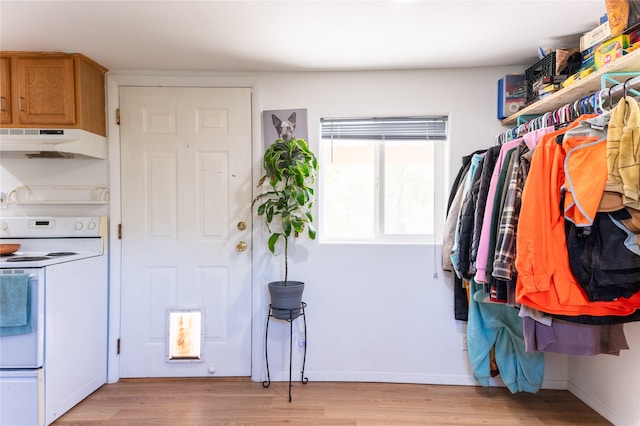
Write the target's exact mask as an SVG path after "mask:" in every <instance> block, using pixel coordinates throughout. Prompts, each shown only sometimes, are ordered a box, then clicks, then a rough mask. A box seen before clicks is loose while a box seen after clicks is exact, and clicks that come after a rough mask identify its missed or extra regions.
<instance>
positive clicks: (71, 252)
mask: <svg viewBox="0 0 640 426" xmlns="http://www.w3.org/2000/svg"><path fill="white" fill-rule="evenodd" d="M74 254H78V253H76V252H73V251H55V252H53V253H47V256H72V255H74Z"/></svg>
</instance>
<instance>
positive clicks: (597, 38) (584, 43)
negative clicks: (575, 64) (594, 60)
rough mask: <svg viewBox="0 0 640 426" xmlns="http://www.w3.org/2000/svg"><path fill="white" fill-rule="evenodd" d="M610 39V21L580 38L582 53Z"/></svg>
mask: <svg viewBox="0 0 640 426" xmlns="http://www.w3.org/2000/svg"><path fill="white" fill-rule="evenodd" d="M609 37H611V26H610V25H609V21H607V22H605V23H604V24H601V25H598V26H597V27H595V28H594V29H593V30H591V31H589V32H588V33H585V34H584V35H583V36H582V37H580V51H581V52H584V51H585V50H587V49H588V48H590V47H592V46H595V45H596V44H598V43H600V42H603V41H605V40H606V39H608V38H609Z"/></svg>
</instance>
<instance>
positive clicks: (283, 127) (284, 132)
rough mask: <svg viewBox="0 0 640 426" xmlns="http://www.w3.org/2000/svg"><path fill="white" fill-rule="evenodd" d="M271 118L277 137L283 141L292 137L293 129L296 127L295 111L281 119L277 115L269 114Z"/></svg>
mask: <svg viewBox="0 0 640 426" xmlns="http://www.w3.org/2000/svg"><path fill="white" fill-rule="evenodd" d="M271 120H272V121H273V127H275V129H276V133H277V134H278V139H282V140H285V141H288V140H291V138H293V131H294V130H295V129H296V113H295V112H293V113H291V115H290V116H289V118H288V119H286V120H285V121H282V120H281V119H280V118H278V116H277V115H275V114H271Z"/></svg>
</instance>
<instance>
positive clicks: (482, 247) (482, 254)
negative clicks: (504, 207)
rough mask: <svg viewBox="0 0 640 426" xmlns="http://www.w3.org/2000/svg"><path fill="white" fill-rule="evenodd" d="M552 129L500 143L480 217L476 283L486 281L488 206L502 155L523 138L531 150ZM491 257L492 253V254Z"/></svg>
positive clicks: (490, 210)
mask: <svg viewBox="0 0 640 426" xmlns="http://www.w3.org/2000/svg"><path fill="white" fill-rule="evenodd" d="M553 130H554V128H553V127H545V128H543V129H538V130H534V131H531V132H529V133H527V134H525V135H524V136H523V137H522V138H520V139H515V140H512V141H509V142H507V143H505V144H504V145H502V148H500V154H498V159H497V160H496V167H495V169H493V174H492V175H491V183H490V184H489V192H488V193H487V208H485V210H484V217H483V218H482V229H481V230H480V243H479V245H478V255H477V257H476V275H475V276H474V280H475V282H477V283H488V281H487V261H488V259H489V240H490V238H491V236H490V235H489V234H490V233H491V216H492V214H493V212H492V209H491V208H489V206H490V204H489V203H493V199H494V197H495V196H496V186H497V185H498V177H499V175H500V170H501V169H502V166H503V164H502V163H504V157H505V156H506V154H507V152H508V151H509V150H510V149H513V148H515V147H517V146H518V145H519V144H520V142H522V141H523V140H524V142H525V143H526V144H527V147H528V148H529V150H531V151H533V150H534V149H535V147H536V145H537V144H538V141H539V140H540V137H542V135H544V134H547V133H550V132H552V131H553ZM492 257H493V255H492Z"/></svg>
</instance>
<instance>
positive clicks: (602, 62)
mask: <svg viewBox="0 0 640 426" xmlns="http://www.w3.org/2000/svg"><path fill="white" fill-rule="evenodd" d="M627 47H629V35H628V34H621V35H619V36H616V37H613V38H611V39H609V40H606V41H603V42H602V43H600V45H598V47H596V50H595V54H594V64H595V68H596V70H599V69H600V68H602V67H606V66H607V65H609V64H610V63H611V62H613V61H615V60H616V59H618V58H620V57H622V55H624V49H626V48H627Z"/></svg>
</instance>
